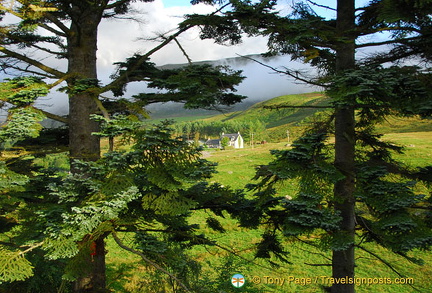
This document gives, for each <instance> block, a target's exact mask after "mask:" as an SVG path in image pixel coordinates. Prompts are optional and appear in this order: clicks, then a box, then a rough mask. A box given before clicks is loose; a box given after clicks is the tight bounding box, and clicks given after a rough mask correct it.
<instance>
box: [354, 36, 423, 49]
mask: <svg viewBox="0 0 432 293" xmlns="http://www.w3.org/2000/svg"><path fill="white" fill-rule="evenodd" d="M420 39H421V37H412V38H406V39H394V40H389V41H384V42H371V43H363V44H358V45H357V44H356V48H364V47H375V46H384V45H391V44H400V43H404V42H407V41H415V40H420Z"/></svg>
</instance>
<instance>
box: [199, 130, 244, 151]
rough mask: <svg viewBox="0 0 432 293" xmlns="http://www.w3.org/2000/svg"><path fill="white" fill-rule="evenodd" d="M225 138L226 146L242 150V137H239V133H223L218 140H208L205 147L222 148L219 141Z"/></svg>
mask: <svg viewBox="0 0 432 293" xmlns="http://www.w3.org/2000/svg"><path fill="white" fill-rule="evenodd" d="M224 137H227V138H228V139H229V141H228V146H231V147H233V148H235V149H242V148H244V143H243V137H242V136H241V135H240V132H237V133H227V134H225V133H223V132H222V135H221V137H220V139H209V140H207V141H206V143H205V144H206V145H207V146H208V147H209V148H222V144H221V140H222V139H223V138H224Z"/></svg>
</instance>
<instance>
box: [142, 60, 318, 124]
mask: <svg viewBox="0 0 432 293" xmlns="http://www.w3.org/2000/svg"><path fill="white" fill-rule="evenodd" d="M251 59H254V60H257V61H259V62H261V63H264V64H266V65H268V66H271V67H274V68H277V69H279V70H283V67H287V68H289V69H291V70H292V69H294V70H302V71H305V72H308V73H309V74H313V72H314V69H312V68H310V67H308V65H306V64H303V63H299V62H293V61H291V59H290V57H289V56H275V57H268V58H267V57H263V56H261V55H248V56H245V57H241V56H239V57H233V58H225V59H220V60H210V61H201V62H194V64H211V65H213V66H219V65H221V66H229V67H230V68H232V69H233V70H242V71H243V73H242V74H243V76H245V77H246V78H245V80H244V81H243V82H242V83H241V84H240V85H239V86H237V87H236V89H237V92H236V93H238V94H241V95H244V96H246V97H247V98H246V99H245V100H244V101H243V102H242V103H239V104H236V105H234V106H232V107H223V108H221V109H218V110H220V111H221V112H225V113H226V112H233V111H243V110H245V109H248V108H249V107H251V106H252V105H253V104H256V103H257V102H261V101H266V100H269V99H271V98H274V97H278V96H282V95H288V94H301V93H308V92H313V91H320V90H322V89H320V88H318V87H313V86H310V85H306V84H304V83H299V82H296V81H295V80H293V79H292V78H289V77H288V76H287V75H282V74H279V73H276V72H275V71H274V70H272V69H270V68H268V67H265V66H263V65H261V64H259V63H258V62H255V61H253V60H251ZM185 65H186V64H167V65H164V66H161V68H167V69H169V68H176V67H179V66H185ZM146 109H147V110H148V111H149V112H150V116H151V117H152V118H155V119H160V118H170V117H179V116H196V115H211V114H217V113H219V112H218V111H216V110H214V111H210V110H202V109H198V110H186V109H184V108H183V106H182V104H180V103H159V104H154V105H150V106H148V107H146Z"/></svg>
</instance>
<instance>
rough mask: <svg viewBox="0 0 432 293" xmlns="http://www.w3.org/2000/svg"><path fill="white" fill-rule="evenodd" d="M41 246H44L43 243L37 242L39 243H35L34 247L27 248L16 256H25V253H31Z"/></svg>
mask: <svg viewBox="0 0 432 293" xmlns="http://www.w3.org/2000/svg"><path fill="white" fill-rule="evenodd" d="M43 244H44V241H42V242H39V243H36V244H34V245H30V247H29V248H27V249H26V250H23V251H20V252H19V254H18V255H23V254H26V253H27V252H30V251H32V250H33V249H36V248H38V247H40V246H42V245H43ZM25 247H28V245H26V246H25Z"/></svg>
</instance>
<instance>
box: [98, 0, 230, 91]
mask: <svg viewBox="0 0 432 293" xmlns="http://www.w3.org/2000/svg"><path fill="white" fill-rule="evenodd" d="M228 5H229V3H228V4H225V5H223V6H221V7H220V8H219V9H217V10H216V11H214V12H213V13H211V14H210V15H215V14H216V13H218V12H220V11H221V10H223V9H224V8H225V7H227V6H228ZM193 27H194V25H190V24H188V25H185V26H183V27H180V28H179V29H178V30H177V32H175V33H173V34H172V35H170V36H168V37H166V38H165V40H164V41H163V42H161V43H160V44H159V45H157V46H156V47H154V48H153V49H151V50H150V51H148V52H147V53H146V54H144V55H142V56H141V57H140V59H139V60H138V61H137V62H136V64H135V66H133V67H132V68H131V69H130V70H128V71H126V72H124V73H123V74H122V75H121V76H119V77H117V78H116V79H115V80H114V81H112V82H111V83H109V84H108V85H106V86H104V87H102V88H101V89H100V93H104V92H107V91H109V90H110V89H112V88H115V87H116V86H117V84H119V83H121V82H123V81H124V80H127V79H128V75H129V73H130V72H131V71H134V70H135V69H137V68H139V66H140V65H142V64H143V63H144V62H145V61H146V60H147V59H148V58H149V57H150V56H151V55H153V54H154V53H156V52H157V51H159V50H160V49H162V48H163V47H165V46H166V45H168V44H169V43H170V42H171V41H173V40H175V38H177V37H178V36H179V35H181V34H182V33H184V32H185V31H187V30H189V29H191V28H193Z"/></svg>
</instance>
